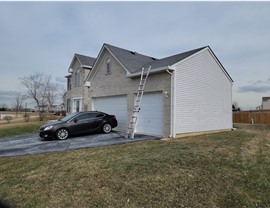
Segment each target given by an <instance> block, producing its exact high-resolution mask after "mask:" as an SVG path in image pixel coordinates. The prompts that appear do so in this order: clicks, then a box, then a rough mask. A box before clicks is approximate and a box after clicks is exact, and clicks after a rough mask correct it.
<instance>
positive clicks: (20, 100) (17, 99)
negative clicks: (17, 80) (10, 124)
mask: <svg viewBox="0 0 270 208" xmlns="http://www.w3.org/2000/svg"><path fill="white" fill-rule="evenodd" d="M25 99H26V96H25V95H22V94H21V93H20V92H18V94H17V96H16V97H15V102H16V103H15V105H14V109H15V111H16V117H18V114H19V111H21V110H22V105H23V102H24V100H25Z"/></svg>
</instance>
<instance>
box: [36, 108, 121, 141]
mask: <svg viewBox="0 0 270 208" xmlns="http://www.w3.org/2000/svg"><path fill="white" fill-rule="evenodd" d="M116 126H117V120H116V117H115V116H114V115H109V114H106V113H104V112H100V111H88V112H78V113H71V114H69V115H68V116H66V117H64V118H62V119H61V120H58V121H52V122H49V123H47V124H45V125H43V126H41V127H40V129H39V136H40V137H42V138H57V139H61V140H64V139H66V138H68V137H69V136H74V135H78V134H86V133H91V132H98V131H102V132H104V133H105V134H108V133H110V132H111V130H112V128H115V127H116Z"/></svg>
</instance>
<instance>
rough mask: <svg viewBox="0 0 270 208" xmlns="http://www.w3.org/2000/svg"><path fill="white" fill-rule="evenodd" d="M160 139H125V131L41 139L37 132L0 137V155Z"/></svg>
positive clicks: (56, 150) (139, 136) (145, 137)
mask: <svg viewBox="0 0 270 208" xmlns="http://www.w3.org/2000/svg"><path fill="white" fill-rule="evenodd" d="M154 139H160V138H158V137H154V136H146V135H139V134H138V135H135V138H134V140H128V139H125V133H124V132H119V131H112V132H111V133H110V134H101V133H99V134H91V135H84V136H78V137H72V138H68V139H67V140H63V141H61V140H43V139H41V138H40V137H39V136H38V135H37V134H31V135H24V136H16V137H12V138H3V139H0V157H12V156H19V155H31V154H41V153H47V152H61V151H66V150H75V149H81V148H89V147H101V146H108V145H115V144H126V143H130V142H137V141H143V140H154Z"/></svg>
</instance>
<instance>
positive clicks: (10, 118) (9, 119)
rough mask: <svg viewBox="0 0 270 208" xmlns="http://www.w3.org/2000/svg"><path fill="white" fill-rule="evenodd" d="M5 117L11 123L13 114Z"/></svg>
mask: <svg viewBox="0 0 270 208" xmlns="http://www.w3.org/2000/svg"><path fill="white" fill-rule="evenodd" d="M3 119H4V120H6V121H7V123H8V124H9V123H10V121H11V120H12V116H5V117H4V118H3Z"/></svg>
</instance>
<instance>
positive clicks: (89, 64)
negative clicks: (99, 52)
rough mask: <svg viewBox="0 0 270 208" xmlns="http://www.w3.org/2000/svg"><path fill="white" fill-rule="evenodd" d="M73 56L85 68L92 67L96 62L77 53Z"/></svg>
mask: <svg viewBox="0 0 270 208" xmlns="http://www.w3.org/2000/svg"><path fill="white" fill-rule="evenodd" d="M75 56H76V57H77V59H78V60H79V62H80V63H81V64H82V65H83V66H87V67H92V66H93V65H94V62H95V61H96V59H95V58H93V57H89V56H84V55H81V54H77V53H75Z"/></svg>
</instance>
